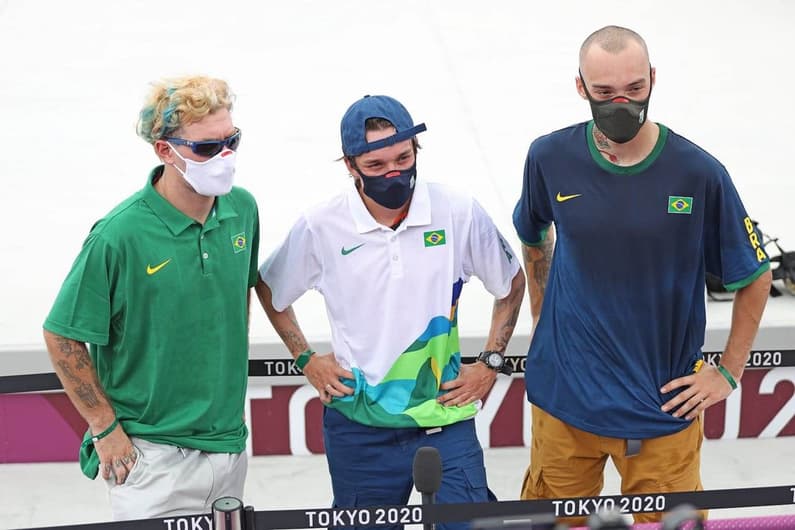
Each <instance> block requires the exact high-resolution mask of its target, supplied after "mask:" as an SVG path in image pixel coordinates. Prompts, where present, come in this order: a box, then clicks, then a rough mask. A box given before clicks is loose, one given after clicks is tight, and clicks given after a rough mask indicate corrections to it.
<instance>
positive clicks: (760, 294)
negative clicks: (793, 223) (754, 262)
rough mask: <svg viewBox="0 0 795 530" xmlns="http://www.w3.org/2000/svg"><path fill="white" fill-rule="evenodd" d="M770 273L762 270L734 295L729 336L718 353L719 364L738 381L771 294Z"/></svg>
mask: <svg viewBox="0 0 795 530" xmlns="http://www.w3.org/2000/svg"><path fill="white" fill-rule="evenodd" d="M771 281H772V274H771V273H770V271H767V272H765V273H764V274H762V275H761V276H760V277H759V278H757V279H756V280H754V281H753V282H752V283H750V284H749V285H747V286H745V287H743V288H742V289H740V290H739V291H737V294H735V296H734V306H733V307H732V324H731V329H730V330H729V339H728V341H727V342H726V348H725V349H724V351H723V355H722V356H721V364H722V365H723V366H725V367H726V369H727V370H729V372H731V373H732V375H734V377H735V378H736V379H737V380H739V379H740V377H742V375H743V370H744V369H745V363H746V362H747V361H748V355H749V354H750V352H751V348H752V347H753V343H754V338H755V337H756V333H757V331H758V330H759V323H760V322H761V320H762V312H763V311H764V309H765V304H767V298H768V296H769V294H770V283H771Z"/></svg>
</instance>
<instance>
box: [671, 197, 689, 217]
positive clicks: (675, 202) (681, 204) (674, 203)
mask: <svg viewBox="0 0 795 530" xmlns="http://www.w3.org/2000/svg"><path fill="white" fill-rule="evenodd" d="M668 213H685V214H688V215H690V214H691V213H693V197H680V196H678V195H669V196H668Z"/></svg>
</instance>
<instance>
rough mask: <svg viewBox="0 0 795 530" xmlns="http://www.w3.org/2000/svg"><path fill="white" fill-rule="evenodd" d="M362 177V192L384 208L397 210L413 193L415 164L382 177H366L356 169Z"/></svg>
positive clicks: (415, 175)
mask: <svg viewBox="0 0 795 530" xmlns="http://www.w3.org/2000/svg"><path fill="white" fill-rule="evenodd" d="M353 167H354V168H356V171H357V172H358V173H359V175H360V176H361V177H362V178H361V181H362V191H363V192H364V194H365V195H367V196H368V197H370V198H371V199H373V200H374V201H375V202H377V203H378V204H380V205H381V206H383V207H384V208H391V209H393V210H394V209H397V208H400V207H401V206H403V205H404V204H406V202H407V201H408V200H409V198H411V194H412V193H413V192H414V183H415V182H416V180H417V162H414V164H413V165H412V166H411V167H410V168H408V169H404V170H403V171H396V170H393V171H389V172H387V173H384V174H383V175H375V176H372V177H370V176H367V175H365V174H363V173H362V172H361V170H360V169H359V168H358V167H356V166H353ZM393 173H397V175H393V176H390V177H387V175H392V174H393Z"/></svg>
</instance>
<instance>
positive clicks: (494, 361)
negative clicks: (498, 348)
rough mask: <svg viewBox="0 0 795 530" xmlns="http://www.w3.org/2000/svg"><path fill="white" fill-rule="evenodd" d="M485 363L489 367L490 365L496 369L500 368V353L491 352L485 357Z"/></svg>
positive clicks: (501, 361)
mask: <svg viewBox="0 0 795 530" xmlns="http://www.w3.org/2000/svg"><path fill="white" fill-rule="evenodd" d="M486 363H487V364H488V365H489V366H490V367H492V368H494V369H498V368H500V367H501V366H502V363H503V360H502V355H500V354H499V353H497V352H492V353H490V354H489V356H488V357H486Z"/></svg>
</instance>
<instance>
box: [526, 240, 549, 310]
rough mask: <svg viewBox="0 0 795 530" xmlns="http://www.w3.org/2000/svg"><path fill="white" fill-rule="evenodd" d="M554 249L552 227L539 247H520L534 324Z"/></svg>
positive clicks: (541, 303)
mask: <svg viewBox="0 0 795 530" xmlns="http://www.w3.org/2000/svg"><path fill="white" fill-rule="evenodd" d="M554 248H555V230H554V226H550V227H549V230H548V231H547V236H546V238H545V239H544V241H542V242H541V244H540V245H538V246H533V247H531V246H528V245H524V244H523V245H522V258H523V259H524V267H525V271H526V272H527V294H528V296H529V297H530V314H531V315H532V317H533V322H534V323H535V322H538V317H539V316H541V307H542V306H543V304H544V293H545V292H546V288H547V280H548V278H549V268H550V266H551V265H552V253H553V251H554Z"/></svg>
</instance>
